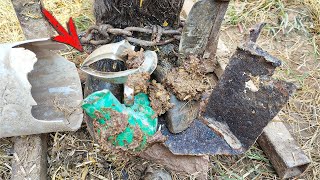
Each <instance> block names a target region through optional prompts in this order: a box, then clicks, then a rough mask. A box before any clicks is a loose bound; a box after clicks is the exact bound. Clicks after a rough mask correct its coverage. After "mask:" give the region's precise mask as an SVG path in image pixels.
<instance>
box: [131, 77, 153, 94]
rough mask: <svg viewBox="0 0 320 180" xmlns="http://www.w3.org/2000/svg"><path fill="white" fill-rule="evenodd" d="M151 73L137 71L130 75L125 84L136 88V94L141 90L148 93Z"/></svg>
mask: <svg viewBox="0 0 320 180" xmlns="http://www.w3.org/2000/svg"><path fill="white" fill-rule="evenodd" d="M149 79H150V74H149V73H136V74H131V75H129V76H128V80H127V82H126V84H125V85H127V86H128V87H130V88H133V89H134V94H138V93H140V92H143V93H147V92H148V86H149V81H148V80H149Z"/></svg>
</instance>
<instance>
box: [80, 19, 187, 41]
mask: <svg viewBox="0 0 320 180" xmlns="http://www.w3.org/2000/svg"><path fill="white" fill-rule="evenodd" d="M181 31H182V28H181V27H180V28H178V29H168V28H163V27H161V26H159V25H154V26H152V27H149V26H147V27H126V28H124V29H120V28H114V27H112V26H111V25H110V24H101V25H93V26H91V27H89V29H88V30H87V32H86V34H85V35H84V36H83V37H81V38H80V42H81V43H82V44H92V45H102V44H107V43H110V42H111V41H112V40H113V39H112V37H111V36H110V35H116V36H122V37H124V38H125V39H126V40H128V41H129V42H132V43H136V44H138V45H140V46H156V45H164V44H168V43H170V42H173V41H174V40H180V37H181ZM133 32H140V33H145V34H151V40H150V41H147V40H142V39H138V38H134V37H132V36H133ZM94 34H101V35H102V36H103V38H104V39H101V40H95V39H94ZM163 35H167V36H171V38H169V39H166V40H161V37H162V36H163Z"/></svg>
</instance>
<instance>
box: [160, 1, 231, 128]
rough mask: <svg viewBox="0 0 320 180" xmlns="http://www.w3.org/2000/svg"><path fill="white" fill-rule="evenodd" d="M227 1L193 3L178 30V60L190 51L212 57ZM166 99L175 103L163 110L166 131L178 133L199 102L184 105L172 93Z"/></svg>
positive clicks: (204, 58)
mask: <svg viewBox="0 0 320 180" xmlns="http://www.w3.org/2000/svg"><path fill="white" fill-rule="evenodd" d="M228 4H229V2H228V1H221V0H200V1H197V2H196V3H195V4H194V5H193V7H192V8H191V11H190V12H189V14H188V18H187V20H186V22H185V25H184V27H183V30H182V35H181V40H180V44H179V60H178V64H180V65H181V64H182V63H183V62H184V61H185V59H187V58H188V56H190V55H194V56H196V57H199V58H200V59H202V60H203V63H207V62H209V61H210V62H211V61H213V60H214V57H215V53H216V49H217V44H218V39H219V31H220V27H221V23H222V21H223V18H224V15H225V13H226V10H227V8H228ZM210 65H211V64H210ZM210 65H209V66H210ZM170 101H171V103H173V104H175V106H174V107H173V108H172V109H170V110H169V111H168V112H167V113H166V120H167V125H168V127H169V130H170V132H172V133H180V132H182V131H184V130H186V129H187V128H188V127H189V126H190V124H191V123H192V122H193V119H194V118H190V117H188V113H186V112H189V111H191V109H192V108H193V107H195V106H198V105H199V102H196V101H191V102H188V104H189V105H188V106H186V102H184V101H180V100H178V99H177V98H176V97H174V95H171V98H170Z"/></svg>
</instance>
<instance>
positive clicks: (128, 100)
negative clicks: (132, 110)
mask: <svg viewBox="0 0 320 180" xmlns="http://www.w3.org/2000/svg"><path fill="white" fill-rule="evenodd" d="M126 50H134V46H132V45H131V44H130V43H129V42H128V41H126V40H123V41H120V42H117V43H111V44H107V45H104V46H101V47H99V48H98V49H96V50H95V51H93V52H92V53H91V54H90V55H89V56H88V57H87V59H86V60H85V61H84V62H83V64H82V65H81V67H80V68H81V70H83V71H84V72H86V73H87V74H88V76H87V83H86V87H85V90H84V94H85V97H87V96H89V95H90V94H91V93H93V92H96V91H101V90H104V89H108V90H110V92H111V93H112V94H113V95H114V96H115V97H116V98H117V99H118V100H119V101H121V100H122V99H123V102H124V104H125V105H127V106H131V105H133V103H134V95H133V92H134V87H128V86H126V85H124V91H122V88H123V84H125V82H126V81H127V79H128V76H129V75H131V74H135V73H143V72H146V73H149V74H151V73H152V72H153V71H154V70H155V69H156V66H157V62H158V58H157V55H156V53H155V52H153V51H145V52H144V62H143V63H142V65H141V66H140V67H138V68H136V69H128V70H126V68H125V67H124V59H123V54H124V53H125V51H126ZM101 60H108V63H107V64H103V66H106V67H107V68H105V69H104V70H102V69H101V67H100V66H99V67H98V68H97V69H93V68H92V67H91V66H92V65H94V63H99V61H101ZM114 66H115V67H116V68H115V69H114V68H113V67H114ZM85 121H86V123H87V125H88V129H89V132H90V134H91V135H92V137H94V138H95V130H94V126H93V119H91V118H90V117H88V116H87V115H85Z"/></svg>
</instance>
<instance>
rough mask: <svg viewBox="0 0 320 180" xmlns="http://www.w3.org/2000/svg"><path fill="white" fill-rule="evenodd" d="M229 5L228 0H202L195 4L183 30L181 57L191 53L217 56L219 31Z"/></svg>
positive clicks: (205, 56)
mask: <svg viewBox="0 0 320 180" xmlns="http://www.w3.org/2000/svg"><path fill="white" fill-rule="evenodd" d="M228 5H229V1H228V0H200V1H197V2H196V3H195V4H194V5H193V7H192V9H191V11H190V13H189V14H188V18H187V21H186V23H185V25H184V27H183V30H182V37H181V41H180V46H179V53H180V55H181V58H185V57H188V56H189V55H198V56H200V57H203V58H211V59H213V58H214V57H215V53H216V49H217V44H218V39H219V31H220V27H221V24H222V21H223V19H224V15H225V13H226V11H227V8H228Z"/></svg>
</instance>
